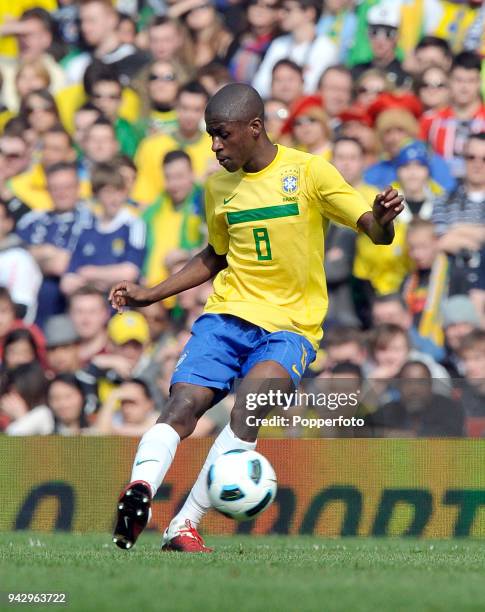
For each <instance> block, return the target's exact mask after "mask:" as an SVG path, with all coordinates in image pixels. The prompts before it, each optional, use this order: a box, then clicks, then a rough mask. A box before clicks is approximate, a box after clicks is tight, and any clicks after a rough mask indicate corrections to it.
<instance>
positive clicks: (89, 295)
mask: <svg viewBox="0 0 485 612" xmlns="http://www.w3.org/2000/svg"><path fill="white" fill-rule="evenodd" d="M68 312H69V316H70V317H71V320H72V322H73V324H74V329H75V331H76V334H77V335H78V336H79V358H80V360H81V364H82V365H83V366H85V365H86V364H88V363H89V362H90V361H91V360H92V359H93V358H94V357H95V356H96V355H100V354H102V353H105V352H106V350H107V349H106V347H107V344H108V332H107V329H106V326H107V324H108V320H109V316H110V310H109V305H108V301H107V299H106V297H105V294H104V293H103V292H102V291H100V290H99V289H96V287H93V286H92V285H86V286H84V287H81V288H80V289H78V290H77V291H74V293H72V294H71V296H70V297H69V308H68Z"/></svg>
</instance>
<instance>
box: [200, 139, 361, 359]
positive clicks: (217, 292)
mask: <svg viewBox="0 0 485 612" xmlns="http://www.w3.org/2000/svg"><path fill="white" fill-rule="evenodd" d="M369 210H371V209H370V207H369V205H368V204H367V203H366V202H365V200H364V198H363V197H362V196H361V195H360V194H359V193H358V192H357V191H355V189H353V188H352V187H351V186H350V185H348V184H347V183H346V182H345V181H344V179H343V178H342V176H341V175H340V174H339V172H338V171H337V170H336V169H335V168H334V167H333V166H332V165H331V164H329V163H328V162H326V161H325V160H324V159H323V158H322V157H321V156H316V155H311V154H309V153H304V152H302V151H297V150H295V149H290V148H287V147H283V146H281V145H278V153H277V155H276V157H275V159H274V160H273V161H272V162H271V164H270V165H269V166H267V167H266V168H264V169H263V170H261V171H260V172H255V173H245V172H243V171H242V170H239V171H237V172H234V173H229V172H226V171H225V170H221V171H219V172H217V173H216V174H214V175H212V176H211V177H209V179H208V180H207V183H206V218H207V225H208V232H209V243H210V244H211V245H212V247H213V248H214V250H215V252H216V253H218V254H219V255H223V254H227V263H228V267H227V268H226V269H225V270H223V271H222V272H220V273H219V274H218V275H217V276H216V278H215V280H214V293H213V294H212V295H211V296H210V297H209V299H208V301H207V305H206V308H205V312H207V313H218V314H231V315H234V316H237V317H240V318H241V319H244V320H246V321H249V322H250V323H253V324H255V325H258V326H260V327H262V328H263V329H266V330H267V331H270V332H276V331H292V332H295V333H298V334H302V335H303V336H305V337H306V338H307V339H308V340H309V341H310V342H311V343H312V344H313V346H314V347H315V348H316V347H317V346H318V344H319V341H320V339H321V337H322V328H321V325H322V321H323V319H324V317H325V314H326V312H327V307H328V297H327V288H326V281H325V273H324V269H323V253H324V234H325V230H326V227H327V224H328V221H329V220H332V221H335V222H337V223H341V224H343V225H346V226H349V227H351V228H353V229H354V230H356V229H357V221H358V219H359V218H360V217H361V216H362V215H363V214H364V213H366V212H368V211H369Z"/></svg>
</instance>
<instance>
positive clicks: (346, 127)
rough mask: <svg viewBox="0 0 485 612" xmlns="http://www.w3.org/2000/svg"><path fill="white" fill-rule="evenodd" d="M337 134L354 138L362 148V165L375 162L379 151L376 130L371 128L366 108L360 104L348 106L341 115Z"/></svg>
mask: <svg viewBox="0 0 485 612" xmlns="http://www.w3.org/2000/svg"><path fill="white" fill-rule="evenodd" d="M340 119H341V121H342V123H341V125H340V127H339V135H340V136H347V137H348V138H355V140H357V141H358V142H360V144H361V145H362V147H363V149H364V162H365V163H364V165H365V167H366V168H367V167H369V166H372V165H373V164H375V163H376V162H377V158H378V154H379V152H380V148H379V141H378V138H377V135H376V132H375V131H374V129H373V128H372V117H371V116H370V115H369V113H368V112H367V109H366V108H365V107H363V106H361V105H360V104H353V105H352V106H349V108H348V109H347V110H345V111H344V112H343V113H342V114H341V115H340Z"/></svg>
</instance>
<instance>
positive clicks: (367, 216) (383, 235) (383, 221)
mask: <svg viewBox="0 0 485 612" xmlns="http://www.w3.org/2000/svg"><path fill="white" fill-rule="evenodd" d="M403 200H404V198H403V196H400V195H399V193H398V192H397V191H396V190H395V189H393V188H392V187H387V188H386V189H385V190H384V191H383V192H382V193H379V194H377V195H376V199H375V200H374V206H373V207H372V212H367V213H364V214H363V215H362V217H361V218H360V219H359V220H358V222H357V225H358V226H359V227H360V228H361V229H362V230H363V231H364V232H365V233H366V234H367V235H368V236H369V238H370V239H371V240H372V242H373V243H374V244H391V242H392V241H393V240H394V223H393V221H394V219H395V218H396V217H397V216H398V215H399V214H400V213H401V212H402V211H403V210H404V204H403Z"/></svg>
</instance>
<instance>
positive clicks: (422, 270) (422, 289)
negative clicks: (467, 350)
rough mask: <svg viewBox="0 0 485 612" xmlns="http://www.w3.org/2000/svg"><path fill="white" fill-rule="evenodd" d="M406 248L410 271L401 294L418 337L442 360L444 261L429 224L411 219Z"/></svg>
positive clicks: (446, 259) (445, 264) (445, 271)
mask: <svg viewBox="0 0 485 612" xmlns="http://www.w3.org/2000/svg"><path fill="white" fill-rule="evenodd" d="M407 247H408V253H409V258H410V260H411V262H412V264H413V268H414V270H413V271H412V272H411V274H410V275H409V276H408V277H407V278H406V280H405V281H404V283H403V287H402V295H403V298H404V300H405V302H406V304H407V307H408V310H409V312H410V313H411V315H412V317H413V326H414V328H415V329H416V330H417V331H418V334H419V335H420V336H421V337H422V338H426V339H427V340H429V341H430V342H432V343H433V345H434V347H436V350H435V351H434V352H433V356H434V357H435V358H437V359H439V360H441V359H442V358H443V354H442V347H443V343H444V337H443V328H442V319H441V306H442V304H443V301H444V300H445V299H446V298H447V297H448V296H447V293H448V286H449V282H448V281H449V269H448V258H447V257H446V255H444V254H443V253H440V252H439V241H438V237H437V236H436V234H435V230H434V226H433V224H432V222H431V221H426V220H424V219H414V220H413V221H411V223H410V224H409V226H408V232H407Z"/></svg>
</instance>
